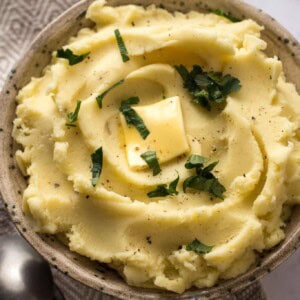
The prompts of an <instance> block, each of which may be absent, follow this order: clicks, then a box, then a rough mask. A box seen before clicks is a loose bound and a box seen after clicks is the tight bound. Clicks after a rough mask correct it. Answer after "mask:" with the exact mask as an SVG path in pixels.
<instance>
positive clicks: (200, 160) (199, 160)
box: [185, 154, 208, 169]
mask: <svg viewBox="0 0 300 300" xmlns="http://www.w3.org/2000/svg"><path fill="white" fill-rule="evenodd" d="M207 161H208V158H206V157H203V156H200V155H197V154H192V155H191V156H190V157H189V158H188V160H187V162H186V164H185V167H186V169H193V168H195V167H202V166H203V164H205V163H206V162H207Z"/></svg>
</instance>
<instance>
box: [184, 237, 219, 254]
mask: <svg viewBox="0 0 300 300" xmlns="http://www.w3.org/2000/svg"><path fill="white" fill-rule="evenodd" d="M185 249H186V250H187V251H194V252H196V253H197V254H206V253H209V252H210V251H211V250H212V249H213V246H207V245H205V244H203V243H201V242H200V241H199V240H197V239H194V240H193V241H192V242H191V243H189V244H188V245H186V247H185Z"/></svg>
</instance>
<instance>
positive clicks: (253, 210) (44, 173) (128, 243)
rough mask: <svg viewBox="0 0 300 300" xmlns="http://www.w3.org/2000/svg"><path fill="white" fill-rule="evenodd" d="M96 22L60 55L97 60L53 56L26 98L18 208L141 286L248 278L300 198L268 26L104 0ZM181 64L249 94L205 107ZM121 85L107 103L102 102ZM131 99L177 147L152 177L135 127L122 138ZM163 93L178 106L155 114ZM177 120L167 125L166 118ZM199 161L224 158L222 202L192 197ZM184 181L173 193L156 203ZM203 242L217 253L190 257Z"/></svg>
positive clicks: (287, 106) (298, 105)
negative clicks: (188, 181)
mask: <svg viewBox="0 0 300 300" xmlns="http://www.w3.org/2000/svg"><path fill="white" fill-rule="evenodd" d="M87 17H88V18H90V19H91V20H92V21H94V22H95V24H96V25H95V27H94V28H92V29H90V28H85V29H82V30H81V31H80V32H79V33H78V35H77V36H76V37H72V38H71V39H70V41H69V43H68V45H66V46H65V47H64V48H65V49H67V48H68V49H71V50H72V51H73V52H74V53H76V54H77V55H80V54H85V53H87V52H90V55H89V57H88V58H86V59H84V60H83V61H82V62H80V63H78V64H76V65H73V66H70V65H69V64H68V61H67V60H66V59H62V58H57V56H56V53H54V54H53V60H52V63H51V64H50V65H49V66H48V67H47V68H46V69H45V71H44V74H43V76H42V77H40V78H33V79H32V80H31V82H30V83H29V84H28V85H26V86H25V87H24V88H23V89H22V90H21V91H20V92H19V95H18V102H19V105H18V107H17V118H16V119H15V121H14V131H13V136H14V138H15V139H16V141H17V142H18V143H20V144H21V145H22V146H23V150H18V151H17V153H16V158H17V161H18V164H19V166H20V168H21V170H22V171H23V172H24V174H26V175H28V176H29V184H28V187H27V189H26V190H25V192H24V196H23V198H24V202H23V203H24V211H25V212H26V213H27V214H28V215H30V216H32V217H33V219H34V220H35V229H36V230H37V231H38V232H44V233H50V234H60V235H63V236H65V239H64V240H65V242H66V243H67V244H68V246H69V247H70V249H71V250H72V251H76V252H78V253H80V254H82V255H84V256H87V257H89V258H91V259H92V260H97V261H100V262H103V263H107V264H109V265H110V266H112V267H113V268H115V269H116V270H118V272H119V273H120V274H121V275H122V276H123V277H124V279H125V280H126V281H127V282H128V283H129V284H131V285H135V286H142V287H157V288H162V289H168V290H170V291H174V292H178V293H181V292H183V291H184V290H186V289H188V288H190V287H191V286H196V287H211V286H213V285H214V284H215V283H216V282H217V281H218V279H221V278H223V279H226V278H231V277H235V276H237V275H239V274H241V273H243V272H245V271H246V270H247V269H248V268H249V267H250V266H251V265H252V264H254V263H255V259H256V254H255V253H256V252H261V251H263V250H264V249H269V248H271V247H273V246H274V245H276V244H278V243H279V242H280V241H281V240H282V239H283V238H284V231H283V228H284V225H285V224H284V218H283V215H287V214H288V212H289V210H290V207H291V205H294V204H299V203H300V167H299V161H300V143H299V137H300V132H299V114H300V97H299V95H298V94H297V92H296V90H295V87H294V85H292V84H290V83H287V82H286V80H285V77H284V74H283V71H282V64H281V62H280V61H279V60H278V59H277V58H276V57H275V58H268V57H267V56H266V55H265V54H264V53H263V50H264V49H265V48H266V47H267V45H266V42H264V41H263V40H262V39H261V38H260V32H261V30H262V29H263V28H262V27H261V26H259V25H258V24H257V23H255V22H254V21H252V20H243V21H241V22H238V23H231V22H230V21H229V20H227V19H225V18H223V17H219V16H217V15H214V14H201V13H198V12H190V13H188V14H182V13H179V12H176V13H174V14H171V13H169V12H167V11H166V10H163V9H158V8H155V7H154V6H151V7H148V8H147V9H144V8H142V7H138V6H134V5H129V6H121V7H116V8H113V7H108V6H105V3H104V2H103V1H95V2H94V3H93V4H92V5H91V6H90V7H89V9H88V12H87ZM115 29H119V30H120V32H121V35H122V38H123V40H124V43H125V45H126V48H127V50H128V55H129V58H130V60H129V61H127V62H123V61H122V58H121V56H120V51H119V48H118V45H117V43H116V39H115V35H114V30H115ZM178 64H183V65H185V66H187V67H188V68H191V67H192V66H193V65H195V64H197V65H201V66H202V67H203V68H204V70H207V71H210V70H213V71H220V72H222V73H223V74H231V75H232V76H235V77H236V78H238V79H239V80H240V82H241V86H242V87H241V89H240V90H239V91H238V92H235V93H232V94H230V95H229V96H228V98H227V102H226V105H225V106H224V107H223V108H222V109H221V110H220V109H219V110H218V109H213V110H212V111H210V112H209V111H207V110H206V109H205V108H202V107H201V106H199V105H196V104H195V103H193V102H192V101H191V96H190V94H189V93H188V91H187V90H186V89H185V88H184V86H183V82H182V78H181V77H180V75H179V74H178V72H177V71H176V70H175V68H174V65H178ZM122 79H124V83H123V84H120V85H119V86H117V87H116V88H114V89H113V90H111V91H110V92H109V93H108V94H107V95H106V96H105V97H104V99H103V108H102V109H99V107H98V105H97V102H96V100H95V99H96V97H97V96H98V95H99V94H101V93H102V92H104V91H105V90H107V89H108V88H109V87H111V86H112V85H114V84H115V83H116V82H118V81H120V80H122ZM132 96H138V97H139V98H140V100H141V101H140V103H139V104H138V105H136V107H137V109H138V107H140V109H143V107H144V108H145V107H146V108H147V107H148V108H151V107H152V114H153V116H155V118H156V119H155V121H151V114H150V117H149V120H148V121H147V122H148V123H147V124H148V126H149V128H150V127H151V128H153V130H156V133H155V134H156V136H157V137H159V134H160V130H159V128H162V129H163V128H167V127H168V126H169V125H170V126H169V127H170V128H169V129H166V132H165V134H166V135H165V136H166V137H168V141H166V142H165V144H163V143H164V139H162V141H161V142H160V145H157V147H160V146H161V147H162V148H163V147H164V146H166V145H168V147H169V151H170V153H169V154H170V156H168V157H166V159H165V161H164V162H163V163H161V168H162V172H161V173H160V174H159V175H157V176H153V175H152V170H149V168H147V167H145V166H143V165H142V162H141V161H140V162H137V165H134V164H133V166H132V165H130V164H129V156H130V154H134V153H133V152H132V151H134V149H133V148H134V147H133V145H135V146H136V145H138V144H139V143H142V139H141V138H140V141H139V135H138V134H137V133H136V131H135V129H134V128H129V129H130V130H133V131H134V132H135V133H133V131H132V132H131V133H130V132H127V133H126V128H125V127H126V123H124V122H123V123H122V116H121V115H120V112H119V107H120V103H121V101H122V100H125V99H127V98H129V97H132ZM174 97H177V98H174ZM163 99H166V100H168V99H173V100H174V99H175V100H176V101H177V102H176V103H177V105H178V106H177V108H178V111H176V112H175V113H174V116H173V117H172V116H169V115H168V112H167V113H166V114H165V115H163V112H162V111H163V110H160V109H155V106H153V105H154V104H157V103H163V102H161V101H163ZM78 100H81V101H82V104H81V108H80V112H79V115H78V121H77V122H76V127H68V126H66V122H67V114H68V113H69V112H72V111H74V108H75V106H76V103H77V101H78ZM171 102H172V101H171ZM171 102H170V103H171ZM172 103H173V102H172ZM166 111H168V109H167V110H166ZM168 117H170V120H169V123H168V124H169V125H168V124H167V125H166V124H164V125H163V123H160V122H163V120H165V119H166V118H168ZM180 120H181V121H182V122H183V125H182V124H181V123H180V122H181V121H180ZM123 121H124V120H123ZM147 124H146V125H147ZM165 126H166V127H165ZM155 128H156V129H155ZM172 128H173V129H172ZM168 130H169V131H168ZM153 132H154V131H153ZM126 134H127V135H126ZM153 135H154V133H153ZM134 143H136V144H134ZM149 143H150V144H149V145H148V146H147V147H148V148H149V150H150V148H151V147H152V146H153V147H152V149H151V150H155V149H153V148H155V147H156V146H155V142H154V141H151V139H150V140H149ZM151 143H152V144H151ZM99 147H102V148H103V170H102V173H101V176H100V178H99V182H98V184H97V186H96V187H93V186H92V184H91V154H92V153H93V152H94V151H95V150H96V149H98V148H99ZM130 147H131V148H130ZM132 147H133V148H132ZM168 147H167V148H168ZM138 149H139V147H138V146H137V148H136V151H138ZM176 149H177V150H178V153H177V152H176ZM130 151H131V152H130ZM161 154H162V160H164V159H163V154H164V153H161ZM169 154H168V155H169ZM190 154H199V155H202V156H205V157H208V158H210V160H211V161H216V160H218V161H219V164H218V165H217V166H216V168H215V169H214V171H213V172H214V174H215V175H216V176H217V177H218V179H219V181H220V182H221V183H222V184H223V185H224V186H225V188H226V192H225V193H224V196H225V199H224V200H222V199H218V198H214V197H212V195H210V194H209V193H206V192H197V191H193V190H189V191H188V192H187V193H184V192H183V190H182V182H183V180H184V179H185V178H187V177H188V176H190V175H191V174H192V171H191V170H188V169H186V168H185V167H184V164H185V162H186V160H187V158H188V156H189V155H190ZM172 155H173V156H175V157H172ZM177 174H178V175H179V177H180V181H179V184H178V191H179V194H178V195H172V196H167V197H159V198H149V197H148V196H147V193H148V192H149V191H151V190H153V189H154V188H155V187H156V186H157V185H159V184H165V183H169V182H171V181H172V180H174V179H175V178H176V176H177ZM195 238H197V239H198V240H199V241H201V242H202V243H204V244H206V245H213V246H214V247H213V249H212V250H211V251H210V252H209V253H207V254H203V255H199V254H197V253H195V252H193V251H187V250H186V247H185V246H186V245H187V244H189V243H191V241H193V240H194V239H195Z"/></svg>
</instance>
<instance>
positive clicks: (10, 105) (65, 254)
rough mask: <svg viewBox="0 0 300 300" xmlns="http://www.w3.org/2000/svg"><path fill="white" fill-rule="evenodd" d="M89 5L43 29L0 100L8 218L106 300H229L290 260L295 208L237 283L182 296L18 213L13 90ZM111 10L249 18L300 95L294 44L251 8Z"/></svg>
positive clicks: (222, 2)
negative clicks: (123, 272) (83, 252)
mask: <svg viewBox="0 0 300 300" xmlns="http://www.w3.org/2000/svg"><path fill="white" fill-rule="evenodd" d="M91 2H92V0H86V1H81V2H78V3H77V4H76V5H74V6H73V7H71V8H70V9H69V10H68V11H66V12H65V13H64V14H63V15H61V16H60V17H59V18H58V19H56V20H55V21H54V22H52V23H51V24H50V25H49V26H48V27H46V28H45V29H44V30H43V31H42V32H41V33H40V34H39V36H38V37H37V38H36V39H35V41H34V42H33V43H32V45H31V46H30V48H29V49H28V51H27V52H26V53H25V54H24V55H23V57H22V58H21V59H20V61H19V62H18V63H17V64H16V67H15V69H14V70H12V72H11V74H10V76H9V78H8V80H7V82H6V84H5V86H4V89H3V91H2V93H1V97H0V105H1V111H0V138H1V139H0V159H1V169H0V176H1V183H0V188H1V193H2V197H3V199H4V201H5V204H6V207H7V209H8V211H9V214H10V216H11V218H12V220H13V222H14V223H15V225H16V227H17V229H18V230H19V231H20V232H21V234H22V235H23V236H24V237H25V238H26V240H27V241H28V242H29V243H30V244H31V245H32V246H33V247H34V248H35V249H37V251H38V252H40V254H41V255H43V256H44V258H45V259H46V260H48V261H49V263H52V264H53V262H54V261H55V264H56V265H57V267H58V268H59V269H60V270H61V271H63V272H67V273H68V274H69V276H71V277H73V278H75V279H77V280H78V281H80V282H82V283H84V284H86V285H88V286H90V287H92V288H94V289H97V290H100V291H102V292H103V293H105V294H107V295H112V296H116V297H118V298H122V299H129V298H130V299H158V298H172V299H190V298H191V297H192V298H193V297H197V298H198V297H199V298H200V297H201V298H202V297H207V298H210V299H213V298H216V299H220V298H228V299H232V298H231V297H230V294H231V293H235V292H238V291H239V290H241V289H243V288H245V287H246V286H247V285H249V284H251V283H252V282H254V281H255V280H257V279H259V278H261V277H262V276H263V275H264V274H266V273H268V272H270V271H272V270H273V269H274V268H275V267H277V266H278V265H279V264H280V263H282V262H283V261H284V260H285V259H286V258H287V257H288V256H289V255H291V254H292V253H293V252H294V251H295V250H296V249H297V247H298V246H299V244H300V207H298V208H295V209H294V211H293V215H292V217H291V220H290V222H289V223H288V224H287V227H286V234H287V235H286V238H285V240H284V241H283V242H282V243H280V244H279V245H278V246H276V247H275V248H273V249H272V250H271V251H269V252H264V254H263V255H261V256H260V258H259V261H258V264H257V265H256V266H253V267H252V268H251V269H250V270H248V271H247V272H246V273H245V274H243V275H240V276H238V277H237V278H234V279H230V280H226V281H225V280H224V281H221V282H219V284H218V285H217V286H215V287H212V288H205V289H190V290H188V291H186V292H185V293H184V294H182V295H177V294H174V293H171V292H167V291H160V290H156V289H142V288H135V287H131V286H129V285H127V284H126V283H125V282H124V281H123V280H122V279H121V277H120V276H119V275H118V274H117V273H116V272H115V271H113V270H111V269H109V268H108V267H106V266H105V265H102V264H99V263H97V262H95V261H91V260H89V259H87V258H85V257H82V256H80V255H78V254H76V253H73V252H71V251H70V250H69V249H68V248H67V247H66V246H65V245H63V244H62V243H61V242H59V241H58V240H57V239H56V238H55V237H53V236H48V235H41V234H36V233H35V232H34V231H33V230H32V227H31V224H30V219H28V217H25V216H24V214H23V213H22V192H23V190H24V189H25V188H26V178H24V177H23V176H22V174H21V172H20V171H19V169H18V168H17V167H16V162H15V160H14V153H15V151H16V150H17V148H18V145H16V144H15V143H14V141H13V139H12V137H11V131H12V121H13V119H14V117H15V108H16V103H15V97H16V94H17V91H18V90H19V89H20V88H22V87H23V86H24V85H25V84H26V83H28V82H29V80H30V78H31V77H32V76H40V75H41V72H42V70H43V68H44V67H45V66H46V65H47V64H48V63H49V62H50V58H51V52H52V51H53V50H55V49H57V48H59V47H61V46H62V45H63V44H65V43H66V41H67V40H68V38H69V37H70V36H72V35H74V34H76V32H77V31H78V30H79V29H80V28H82V27H86V26H92V24H91V22H90V21H88V20H86V19H85V18H84V15H85V12H86V9H87V7H88V6H89V4H90V3H91ZM107 2H108V4H109V5H113V6H117V5H122V4H129V3H131V4H140V5H143V6H147V5H150V4H156V5H158V6H160V7H165V8H166V9H167V10H170V11H174V10H179V11H182V12H187V11H190V10H199V11H208V10H209V9H212V8H220V9H223V10H225V11H230V12H231V13H232V14H234V15H235V16H237V17H240V18H252V19H254V20H256V21H257V22H258V23H259V24H261V25H263V26H265V30H264V31H263V38H264V39H265V40H266V41H267V42H268V49H267V54H268V55H270V56H273V55H277V56H278V57H279V58H280V59H281V60H282V61H283V65H284V71H285V74H286V76H287V79H288V80H289V81H291V82H293V83H294V84H295V85H296V87H297V89H298V92H300V49H299V46H298V42H297V41H296V40H295V39H294V38H293V37H292V36H291V34H290V33H288V32H287V31H286V30H285V29H284V28H282V27H281V26H280V25H279V24H278V23H277V22H276V21H275V20H274V19H273V18H271V17H270V16H268V15H266V14H265V13H263V12H262V11H261V10H258V9H256V8H254V7H251V6H249V5H247V4H245V3H242V2H240V1H238V0H202V1H196V0H185V1H180V0H144V1H142V0H108V1H107Z"/></svg>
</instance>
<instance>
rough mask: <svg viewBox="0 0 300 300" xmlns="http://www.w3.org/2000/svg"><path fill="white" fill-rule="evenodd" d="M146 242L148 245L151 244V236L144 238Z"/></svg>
mask: <svg viewBox="0 0 300 300" xmlns="http://www.w3.org/2000/svg"><path fill="white" fill-rule="evenodd" d="M146 240H147V243H148V244H149V245H151V244H152V241H151V236H147V237H146Z"/></svg>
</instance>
